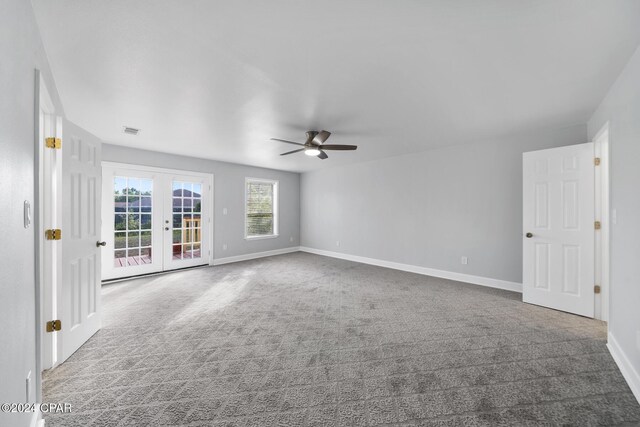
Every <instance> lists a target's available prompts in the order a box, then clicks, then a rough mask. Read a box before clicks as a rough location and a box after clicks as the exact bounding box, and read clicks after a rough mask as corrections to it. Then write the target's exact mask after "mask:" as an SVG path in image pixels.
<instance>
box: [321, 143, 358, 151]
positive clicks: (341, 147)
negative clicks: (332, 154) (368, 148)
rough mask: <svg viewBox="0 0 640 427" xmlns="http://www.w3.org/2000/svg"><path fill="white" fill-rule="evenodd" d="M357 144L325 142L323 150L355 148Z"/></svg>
mask: <svg viewBox="0 0 640 427" xmlns="http://www.w3.org/2000/svg"><path fill="white" fill-rule="evenodd" d="M357 148H358V146H357V145H340V144H323V145H322V149H323V150H355V149H357Z"/></svg>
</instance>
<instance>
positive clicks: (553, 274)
mask: <svg viewBox="0 0 640 427" xmlns="http://www.w3.org/2000/svg"><path fill="white" fill-rule="evenodd" d="M594 177H595V172H594V145H593V143H586V144H579V145H571V146H568V147H560V148H552V149H548V150H540V151H533V152H529V153H524V155H523V184H524V186H523V195H524V199H523V202H524V204H523V226H524V230H523V235H524V236H523V294H522V299H523V301H524V302H527V303H531V304H537V305H542V306H545V307H550V308H555V309H558V310H563V311H567V312H570V313H576V314H580V315H583V316H588V317H593V315H594V301H595V298H594V277H595V264H594V257H595V253H594V241H595V230H594V222H595V199H594V194H595V182H594Z"/></svg>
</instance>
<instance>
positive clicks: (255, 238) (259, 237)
mask: <svg viewBox="0 0 640 427" xmlns="http://www.w3.org/2000/svg"><path fill="white" fill-rule="evenodd" d="M276 237H280V236H279V235H278V234H268V235H264V236H245V238H244V240H263V239H275V238H276Z"/></svg>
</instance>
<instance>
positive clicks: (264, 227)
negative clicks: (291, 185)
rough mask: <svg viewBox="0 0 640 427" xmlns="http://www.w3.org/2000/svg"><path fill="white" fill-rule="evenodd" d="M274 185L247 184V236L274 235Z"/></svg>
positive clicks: (255, 182) (263, 183)
mask: <svg viewBox="0 0 640 427" xmlns="http://www.w3.org/2000/svg"><path fill="white" fill-rule="evenodd" d="M273 187H274V184H273V183H269V182H259V181H248V182H247V236H249V237H251V236H268V235H272V234H275V233H274V229H273V220H274V218H273V216H274V210H273V205H274V189H273Z"/></svg>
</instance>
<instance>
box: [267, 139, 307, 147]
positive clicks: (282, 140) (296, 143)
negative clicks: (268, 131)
mask: <svg viewBox="0 0 640 427" xmlns="http://www.w3.org/2000/svg"><path fill="white" fill-rule="evenodd" d="M271 140H272V141H280V142H286V143H287V144H293V145H301V146H303V147H304V144H300V143H299V142H293V141H287V140H286V139H278V138H271Z"/></svg>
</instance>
